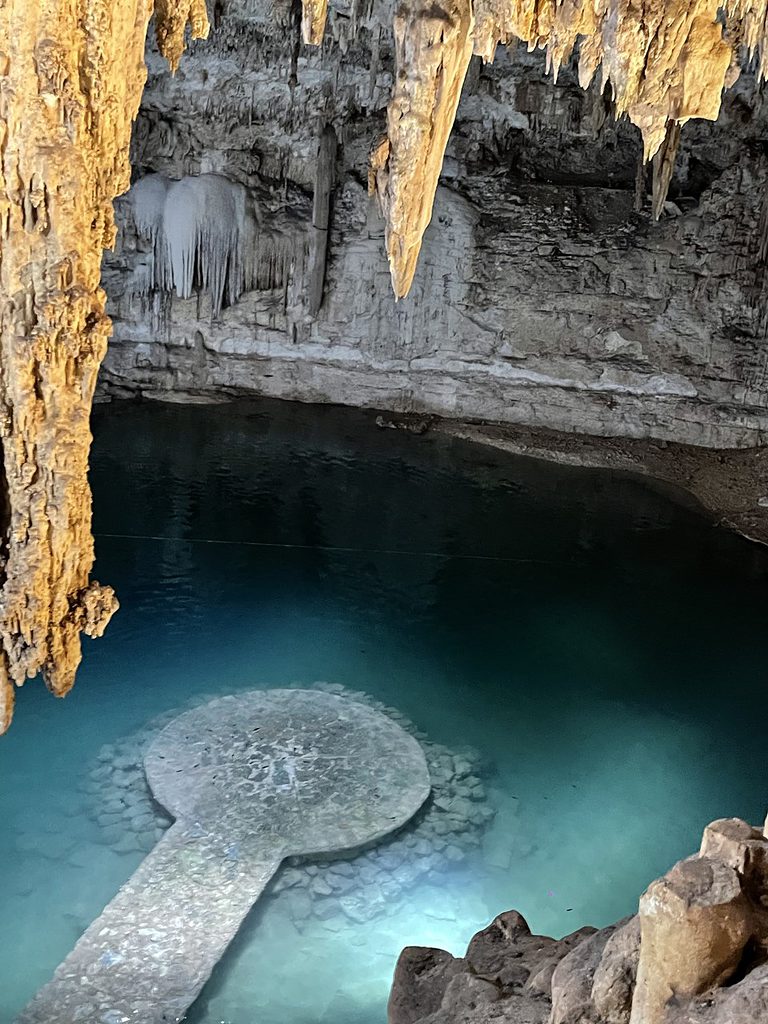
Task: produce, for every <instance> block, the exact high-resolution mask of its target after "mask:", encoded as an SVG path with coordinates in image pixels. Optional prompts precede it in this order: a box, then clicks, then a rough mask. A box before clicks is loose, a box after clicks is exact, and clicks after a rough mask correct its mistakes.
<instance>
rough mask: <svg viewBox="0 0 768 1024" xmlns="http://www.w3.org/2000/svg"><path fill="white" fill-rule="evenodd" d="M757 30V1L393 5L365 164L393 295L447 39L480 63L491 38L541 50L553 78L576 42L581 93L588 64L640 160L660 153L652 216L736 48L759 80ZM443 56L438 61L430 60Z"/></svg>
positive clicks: (422, 178) (712, 109) (406, 266)
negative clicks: (380, 125)
mask: <svg viewBox="0 0 768 1024" xmlns="http://www.w3.org/2000/svg"><path fill="white" fill-rule="evenodd" d="M721 11H722V12H723V13H724V22H725V24H723V18H721V16H720V14H721ZM473 15H474V25H471V21H472V16H473ZM467 24H469V26H470V27H469V28H468V29H467V28H466V26H467ZM767 24H768V0H726V2H725V3H721V0H665V2H662V0H567V2H563V0H540V2H538V3H535V4H533V3H530V2H529V0H475V2H474V5H473V6H472V7H471V8H470V4H469V0H463V3H457V2H455V3H451V2H449V0H438V3H437V4H435V5H431V6H430V5H428V4H425V3H424V2H423V0H405V2H404V3H403V5H402V6H401V7H400V8H399V9H398V13H397V15H396V17H395V36H396V61H397V67H396V73H395V86H394V91H393V96H392V99H391V102H390V107H389V116H388V140H389V142H388V147H383V148H382V147H377V149H376V150H375V154H374V158H375V164H374V165H373V167H372V179H373V182H374V187H375V191H376V192H377V194H378V197H379V200H380V204H381V207H382V211H383V213H384V217H385V219H386V236H387V255H388V257H389V261H390V268H391V271H392V280H393V284H394V288H395V293H396V294H397V295H398V296H401V295H404V294H405V293H406V292H407V291H408V288H409V287H410V283H411V281H412V279H413V273H414V269H415V264H416V259H417V257H418V252H419V248H420V245H421V239H422V236H423V233H424V230H425V229H426V227H427V224H428V223H429V221H430V218H431V213H432V204H433V200H434V195H435V191H436V186H437V180H438V177H439V172H440V164H441V162H442V158H443V155H444V151H445V146H446V144H447V140H448V136H449V133H450V130H451V128H452V125H453V120H454V117H455V113H456V106H457V100H458V96H455V95H454V92H453V89H454V86H455V85H456V82H457V81H458V86H459V88H460V85H461V82H460V79H461V78H462V77H463V72H462V70H461V69H462V67H463V66H464V62H465V53H464V50H463V49H461V53H459V52H458V51H456V52H453V43H452V41H453V40H455V39H456V38H457V33H458V35H459V36H462V33H464V32H465V31H466V32H468V33H469V36H470V40H469V42H467V39H466V38H464V37H463V36H462V47H464V46H467V45H468V46H469V48H470V50H471V49H472V48H474V52H475V53H477V54H479V55H480V56H481V57H482V58H483V59H484V60H486V61H490V60H492V59H493V57H494V54H495V51H496V47H497V46H498V44H499V43H504V42H507V41H509V40H512V39H515V38H517V39H522V40H523V41H524V42H526V43H527V44H528V47H529V49H531V50H532V49H535V48H537V47H542V48H545V49H546V51H547V68H548V70H549V71H551V72H552V73H553V76H554V77H555V79H556V78H557V74H558V72H559V70H560V68H561V67H562V66H563V64H564V63H565V62H566V61H568V60H569V59H570V57H571V55H572V53H573V52H574V50H575V47H576V44H577V42H579V43H580V45H579V61H578V70H579V81H580V83H581V85H582V86H583V87H584V88H586V87H587V86H588V85H589V84H590V82H591V81H592V79H593V78H594V76H595V74H596V72H597V70H598V68H599V69H600V71H601V75H602V80H603V86H604V87H605V86H606V85H609V86H610V89H611V92H612V97H613V103H614V109H615V112H616V115H617V116H621V115H622V114H627V115H628V117H629V118H630V119H631V120H632V121H633V122H634V123H635V124H636V125H637V126H638V127H639V128H640V131H641V133H642V136H643V146H644V160H646V161H647V160H650V159H651V158H653V157H654V156H655V155H656V154H657V152H658V151H659V150H660V149H661V148H662V147H663V149H664V152H663V154H662V156H661V157H660V159H659V160H657V162H656V166H657V168H658V170H657V173H656V174H655V177H654V181H655V184H654V212H655V213H656V215H658V213H659V211H660V210H661V208H662V207H663V204H664V196H665V195H666V188H667V187H668V185H669V180H670V178H671V174H672V170H673V165H672V159H673V155H674V150H675V149H676V142H675V144H674V145H673V144H672V143H673V142H674V141H675V140H676V139H677V138H679V128H680V126H681V125H683V124H684V123H685V122H686V121H688V120H690V119H691V118H694V117H701V118H707V119H710V120H714V119H716V118H717V115H718V112H719V110H720V101H721V95H722V92H723V89H724V88H727V87H728V86H730V85H732V84H733V82H734V81H735V80H736V78H737V77H738V74H739V67H738V63H737V59H738V55H739V51H740V48H742V47H743V48H744V50H745V51H746V52H747V53H749V54H752V55H756V54H758V55H759V76H760V77H761V78H762V77H765V75H766V71H767V70H768V53H767V52H766V51H767V50H768V47H767V46H766V45H765V44H766V42H768V29H767V28H766V25H767ZM439 26H442V27H443V28H444V30H445V32H444V35H443V34H442V33H441V32H439V31H438V27H439ZM443 53H446V55H447V58H448V59H447V63H446V64H442V63H441V61H440V60H437V61H436V60H435V54H443ZM446 93H447V94H448V95H446Z"/></svg>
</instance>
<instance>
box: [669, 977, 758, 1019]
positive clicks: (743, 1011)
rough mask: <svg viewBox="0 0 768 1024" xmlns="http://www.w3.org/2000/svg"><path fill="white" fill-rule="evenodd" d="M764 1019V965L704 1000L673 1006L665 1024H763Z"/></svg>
mask: <svg viewBox="0 0 768 1024" xmlns="http://www.w3.org/2000/svg"><path fill="white" fill-rule="evenodd" d="M765 1021H768V964H766V965H763V966H762V967H758V968H756V969H755V970H754V971H752V972H751V973H750V974H748V975H747V976H746V978H744V979H743V980H742V981H740V982H738V984H736V985H731V986H729V987H728V988H723V989H720V990H719V991H718V992H715V993H713V994H712V995H711V996H708V997H707V998H705V999H701V1000H694V1001H693V1002H692V1003H690V1004H689V1005H686V1006H684V1007H680V1008H673V1009H672V1010H670V1012H669V1014H668V1015H667V1021H666V1022H665V1024H765Z"/></svg>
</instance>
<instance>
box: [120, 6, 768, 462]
mask: <svg viewBox="0 0 768 1024" xmlns="http://www.w3.org/2000/svg"><path fill="white" fill-rule="evenodd" d="M289 14H290V12H286V11H284V10H283V9H282V8H281V7H280V6H279V5H278V6H277V7H276V8H275V9H274V11H272V10H270V11H268V10H267V8H266V5H261V4H260V3H258V2H250V3H248V4H246V3H245V0H231V2H229V3H228V4H227V6H226V11H225V13H224V15H223V16H222V18H221V20H220V23H219V26H218V28H215V29H214V30H213V31H212V33H211V36H210V38H209V40H208V41H206V42H202V43H197V44H195V45H194V46H193V48H192V51H191V52H190V53H189V54H187V55H186V56H185V58H184V61H183V62H182V65H181V67H180V70H179V72H178V74H177V76H176V77H175V78H171V77H170V75H169V74H168V72H167V69H166V68H165V66H164V64H163V63H162V62H161V61H160V59H159V57H158V55H157V54H156V53H155V52H154V51H152V52H150V55H149V67H150V77H149V81H148V86H147V90H146V92H145V97H144V101H143V105H142V110H141V113H140V116H139V121H138V124H137V129H136V133H135V138H134V144H133V159H134V164H135V167H136V169H137V172H138V173H145V172H150V171H155V172H159V173H161V174H165V175H167V176H169V177H172V178H181V177H183V176H185V175H196V174H199V173H201V172H202V173H217V174H222V175H224V176H226V177H227V178H229V179H231V180H232V181H234V182H237V183H239V184H242V185H244V186H245V187H247V188H248V190H249V192H250V194H251V195H252V197H253V198H254V200H255V201H256V202H257V204H258V206H259V209H260V211H261V227H262V240H263V241H262V244H263V245H264V250H263V251H264V256H263V259H262V260H261V274H260V283H259V286H258V288H256V289H255V290H252V291H249V292H247V293H246V294H244V295H243V296H242V297H241V299H240V301H239V302H237V303H236V304H235V305H233V306H230V307H228V308H224V309H223V311H222V313H221V316H220V317H219V318H212V316H211V307H210V301H209V299H208V298H207V296H205V295H203V296H202V297H200V298H198V297H197V296H193V297H191V298H190V299H187V300H181V299H179V298H177V297H175V296H174V297H171V296H170V294H169V293H168V292H167V291H166V292H162V291H158V290H156V289H155V290H153V289H151V288H149V289H148V288H147V286H146V267H147V261H148V258H149V256H150V247H149V246H148V245H147V244H146V243H143V242H141V241H140V240H139V239H137V237H136V235H135V233H134V232H133V231H132V229H131V227H130V225H128V226H127V230H126V231H125V233H124V234H123V237H122V242H121V246H122V248H121V251H120V252H118V254H117V255H116V256H115V257H108V258H107V260H106V263H105V274H104V281H105V285H106V288H107V291H108V294H109V296H110V306H109V308H110V311H111V312H112V314H113V316H114V319H115V337H114V340H113V342H112V344H111V346H110V350H109V352H108V355H107V359H106V364H105V368H106V369H105V374H104V376H103V383H104V387H105V389H106V390H111V391H112V392H113V393H116V394H126V393H141V394H152V395H157V396H162V395H167V394H173V396H174V397H181V398H183V397H184V395H190V394H193V395H198V394H206V393H211V392H217V393H222V392H223V393H230V394H247V393H253V392H256V393H260V394H265V395H271V396H275V397H280V398H293V399H299V400H302V401H326V402H341V403H346V404H355V405H363V406H368V407H373V408H383V409H391V410H394V411H396V412H399V413H403V412H409V411H415V412H418V413H434V414H439V415H442V416H447V417H451V418H454V419H462V420H483V421H499V422H506V423H513V424H526V425H532V426H539V427H548V428H552V429H557V430H563V431H579V432H582V433H585V434H593V435H601V436H606V435H608V436H624V437H630V438H647V437H653V438H659V439H664V440H667V441H673V440H676V441H681V442H686V443H692V444H696V445H705V446H710V447H733V446H750V445H755V444H760V443H762V442H763V440H764V438H765V436H766V429H767V428H768V411H767V410H766V405H767V400H768V373H767V371H766V361H765V351H764V344H763V337H764V330H765V327H764V324H765V303H764V299H763V296H764V271H763V264H762V263H761V261H760V257H759V253H760V246H761V238H762V234H761V228H760V224H761V215H762V207H763V199H762V196H763V191H764V184H765V182H766V177H767V176H768V165H766V162H765V159H764V157H763V156H762V152H761V148H760V147H761V142H760V140H761V139H762V138H763V137H764V134H765V131H766V127H767V123H766V119H765V115H764V113H763V111H762V108H761V106H760V104H759V102H758V101H757V100H756V98H755V80H754V79H753V78H752V77H750V76H748V75H744V76H742V77H741V78H740V79H739V81H738V82H737V84H736V86H735V87H734V89H733V90H732V91H731V92H730V93H728V94H726V99H725V101H724V107H723V110H722V113H721V115H720V118H719V120H718V121H717V122H716V123H715V124H710V123H709V122H703V121H691V122H689V123H688V124H687V125H686V126H685V127H684V128H683V130H682V134H681V139H680V147H679V151H678V154H677V162H676V164H675V171H674V174H673V175H672V181H671V191H670V196H671V199H672V200H673V201H674V204H673V205H669V206H668V207H667V210H666V212H665V214H664V216H663V217H662V220H661V221H660V222H658V223H655V222H654V221H653V220H652V217H651V209H650V195H649V194H646V190H645V186H644V185H643V178H642V175H640V179H638V162H639V161H640V162H641V157H642V141H641V138H640V133H639V131H638V130H637V129H635V128H633V127H632V126H631V125H630V124H628V123H627V122H626V121H623V122H619V123H617V122H616V121H615V120H614V118H613V115H612V107H611V103H610V101H609V100H608V99H607V98H606V97H605V96H604V94H603V92H602V91H601V89H600V88H599V86H598V84H597V83H593V84H592V85H591V86H590V88H589V89H587V90H586V91H584V90H582V89H581V87H580V86H579V85H578V80H577V75H576V72H575V69H574V68H573V67H571V66H567V67H564V68H563V69H562V70H561V73H560V76H559V78H558V82H557V84H556V85H553V83H552V80H551V76H547V75H546V73H545V63H544V60H543V58H542V57H540V56H539V55H536V54H527V53H526V52H525V51H524V50H523V49H522V48H521V47H518V48H515V47H514V46H510V47H509V49H501V50H499V53H498V54H497V57H496V60H495V62H494V63H493V64H492V65H487V66H483V65H482V63H481V61H480V59H479V58H478V57H475V58H473V59H472V60H471V61H470V65H469V70H468V72H467V76H466V80H465V83H464V89H463V96H462V100H461V103H460V105H459V108H458V113H457V119H456V124H455V127H454V131H453V133H452V135H451V137H450V139H449V141H448V149H447V157H446V160H445V162H444V163H443V169H442V177H441V179H440V182H441V183H440V185H439V187H438V189H437V198H436V206H435V214H434V217H433V220H432V224H431V226H430V227H429V229H428V230H427V232H426V235H425V243H424V250H423V253H422V258H421V259H420V262H419V266H418V268H417V270H416V276H415V279H414V284H413V288H412V290H411V294H410V295H409V296H408V297H407V298H405V299H403V300H402V301H400V302H399V303H395V302H394V299H393V296H392V294H391V290H390V289H389V288H388V285H387V282H388V276H389V270H388V266H387V260H386V255H385V251H384V249H385V246H384V240H383V224H382V221H381V218H380V215H379V212H378V210H377V208H376V203H375V201H373V200H371V199H370V198H369V197H368V196H367V190H366V186H365V176H366V172H367V164H368V153H369V150H370V147H371V146H372V145H373V144H374V143H375V142H376V141H377V139H378V138H379V137H380V136H381V133H382V132H383V130H384V129H385V127H386V118H387V116H388V115H387V105H388V101H389V98H390V94H391V89H392V85H393V70H394V53H395V48H396V46H395V39H394V36H393V34H392V30H391V20H392V11H391V9H390V8H389V6H388V5H387V4H382V5H381V6H377V7H376V8H375V9H374V11H373V12H372V13H371V14H370V16H366V17H363V15H362V14H361V12H360V11H359V10H357V8H355V9H354V10H352V11H347V10H345V9H342V8H340V7H335V6H333V5H332V6H331V8H330V9H329V12H328V30H327V34H328V39H327V41H326V43H325V44H324V46H323V47H322V48H321V49H314V48H299V47H298V42H297V40H298V36H297V35H295V33H297V32H298V27H297V26H295V27H294V26H293V23H292V22H291V20H290V17H289ZM402 16H403V17H405V16H406V14H403V15H402ZM420 24H421V27H422V28H423V30H424V32H425V33H426V32H427V30H428V27H427V24H426V23H420ZM398 25H400V29H401V28H402V25H401V23H400V22H398ZM400 29H398V31H400ZM402 38H403V42H402V45H403V46H405V45H406V42H407V41H410V42H409V45H410V43H411V42H413V40H412V38H411V35H408V34H406V35H404V36H403V37H402ZM294 42H295V46H294ZM398 45H400V44H398ZM443 45H445V44H443ZM292 54H293V55H297V56H296V61H295V64H293V65H292V63H291V61H292ZM243 69H245V70H243ZM435 71H436V72H437V69H435ZM402 88H403V89H404V88H405V86H404V85H403V86H402ZM402 102H405V100H403V101H402ZM390 114H391V112H390ZM329 125H330V126H331V127H332V128H333V130H334V132H335V135H336V137H337V138H338V140H339V146H338V155H337V159H336V167H335V176H334V181H335V184H334V186H333V190H332V194H331V203H330V210H331V215H330V231H329V234H328V240H327V243H328V244H327V267H326V268H325V269H326V273H325V285H324V294H323V295H322V296H321V298H322V304H321V305H320V306H319V312H318V313H317V315H316V316H313V315H310V307H312V309H314V308H316V303H315V302H314V301H311V300H312V297H313V295H314V294H315V287H314V282H316V281H317V266H316V265H313V264H312V263H311V261H308V260H307V259H306V256H305V252H306V250H307V249H308V248H309V245H310V241H311V238H312V236H313V234H314V229H313V227H312V213H311V210H312V205H313V199H314V197H315V194H316V193H320V194H323V192H324V188H325V186H326V179H323V180H320V177H321V176H320V174H319V164H320V163H321V161H318V159H317V157H318V152H319V149H320V140H321V139H322V138H324V137H325V135H324V133H325V132H326V128H327V127H328V126H329ZM438 163H439V161H438ZM390 165H391V161H390ZM391 170H392V167H391V166H390V173H391ZM382 173H384V172H383V171H382ZM638 182H639V184H638ZM638 189H639V190H638ZM638 202H639V205H640V211H639V212H637V211H636V205H637V204H638ZM403 216H404V217H405V213H403ZM406 220H407V218H406ZM410 223H411V221H408V224H410ZM402 229H403V232H406V233H407V231H410V227H408V225H407V224H406V223H405V221H404V222H403V228H402ZM269 240H271V243H270V244H266V243H267V242H268V241H269ZM281 241H285V242H286V243H287V245H286V246H283V247H282V248H281ZM286 249H287V251H288V255H287V256H286V255H285V251H286ZM273 251H280V252H282V253H283V255H282V256H273V255H271V254H270V253H272V252H273ZM291 252H294V253H296V254H297V255H296V256H295V258H294V257H292V256H291V255H290V253H291Z"/></svg>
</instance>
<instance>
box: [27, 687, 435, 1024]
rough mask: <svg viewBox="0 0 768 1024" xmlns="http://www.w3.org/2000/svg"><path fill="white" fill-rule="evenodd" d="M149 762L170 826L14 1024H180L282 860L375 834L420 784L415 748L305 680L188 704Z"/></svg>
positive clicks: (418, 798)
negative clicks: (292, 686) (302, 684)
mask: <svg viewBox="0 0 768 1024" xmlns="http://www.w3.org/2000/svg"><path fill="white" fill-rule="evenodd" d="M145 769H146V773H147V779H148V781H149V784H150V786H151V787H152V790H153V792H154V795H155V797H156V799H157V800H158V801H159V802H160V803H161V804H162V805H163V806H164V807H165V808H166V809H167V810H168V811H170V812H171V813H172V814H173V816H174V817H175V818H176V823H175V824H174V825H173V827H172V828H171V829H170V830H169V831H168V832H167V833H166V835H165V836H164V837H163V839H162V840H161V841H160V843H159V844H158V845H157V846H156V847H155V849H154V850H153V851H152V852H151V853H150V855H149V856H148V857H147V858H146V860H145V861H144V862H143V863H142V864H141V865H140V867H139V869H138V870H137V871H136V872H135V874H134V875H133V876H132V878H130V879H129V881H128V882H127V883H126V884H125V885H124V886H123V887H122V888H121V890H120V891H119V893H118V894H117V896H116V897H115V898H114V899H113V900H112V902H111V903H110V904H109V905H108V906H107V907H106V909H105V910H104V912H103V913H102V914H101V916H100V917H99V918H98V919H97V920H96V921H95V922H94V923H93V924H92V925H91V926H90V927H89V928H88V929H87V931H86V932H85V933H84V935H83V936H82V938H81V939H80V941H79V942H78V943H77V945H76V946H75V948H74V950H73V951H72V952H71V953H70V955H69V956H68V957H67V958H66V960H64V962H63V963H62V964H61V965H60V966H59V967H58V968H57V970H56V972H55V974H54V976H53V979H52V980H51V981H50V982H49V983H48V984H47V985H46V986H44V988H42V989H41V990H40V992H39V993H38V994H37V996H35V998H34V999H33V1000H32V1002H31V1003H30V1004H29V1006H28V1007H27V1008H26V1009H25V1010H24V1011H23V1012H22V1014H21V1016H20V1017H18V1018H17V1024H128V1022H131V1024H134V1022H135V1024H168V1022H174V1024H176V1022H178V1021H180V1020H181V1019H182V1018H183V1015H184V1013H185V1011H186V1010H187V1009H188V1008H189V1006H190V1005H191V1004H192V1003H193V1002H194V1000H195V999H196V998H197V996H198V994H199V992H200V990H201V989H202V987H203V985H204V984H205V982H206V981H207V979H208V978H209V977H210V974H211V971H212V970H213V968H214V967H215V965H216V963H217V962H218V960H219V959H220V958H221V956H222V955H223V953H224V951H225V950H226V948H227V946H228V944H229V943H230V941H231V940H232V938H233V937H234V935H235V933H236V932H237V929H238V928H239V926H240V924H241V922H242V920H243V918H244V917H245V916H246V914H247V913H248V911H249V910H250V909H251V907H252V906H253V904H254V903H255V901H256V900H257V899H258V897H259V896H260V895H261V893H262V891H263V890H264V887H265V886H266V884H267V882H268V881H269V880H270V878H271V877H272V876H273V874H274V873H275V871H277V869H278V868H279V866H280V864H281V862H282V861H283V859H284V858H285V857H288V856H291V855H312V854H318V855H320V854H329V853H336V852H343V851H349V850H354V849H356V848H358V847H360V846H363V845H366V844H368V843H372V842H375V841H376V840H377V839H380V838H381V837H382V836H385V835H387V834H388V833H390V832H393V831H395V830H396V829H398V828H400V827H401V826H402V825H404V824H405V823H406V822H407V821H408V820H409V819H410V818H411V817H412V816H413V815H414V814H415V813H416V811H417V810H418V809H419V808H420V807H421V805H422V804H423V803H424V801H425V800H426V798H427V796H428V794H429V789H430V784H429V773H428V770H427V764H426V760H425V757H424V753H423V751H422V749H421V747H420V745H419V744H418V743H417V741H416V740H415V739H414V738H413V737H412V736H409V735H408V734H407V733H406V732H405V731H404V730H403V729H401V728H400V726H399V725H397V724H396V723H395V722H393V721H392V720H391V719H389V718H387V717H385V716H384V715H382V714H380V713H378V712H376V711H373V710H372V709H371V708H368V707H365V706H364V705H362V704H357V703H354V702H352V701H349V700H346V699H344V698H342V697H336V696H333V695H331V694H328V693H322V692H316V691H309V690H266V691H256V692H250V693H243V694H239V695H237V696H236V697H223V698H221V699H219V700H215V701H212V702H211V703H210V704H206V705H204V706H203V707H200V708H196V709H195V710H193V711H189V712H187V713H185V714H183V715H181V716H180V717H179V718H177V719H175V720H174V721H173V722H171V723H170V725H168V726H167V727H166V728H165V729H164V730H163V731H162V732H161V733H160V734H159V736H158V737H157V739H156V740H155V741H154V743H153V744H152V746H151V747H150V749H149V751H148V753H147V756H146V760H145Z"/></svg>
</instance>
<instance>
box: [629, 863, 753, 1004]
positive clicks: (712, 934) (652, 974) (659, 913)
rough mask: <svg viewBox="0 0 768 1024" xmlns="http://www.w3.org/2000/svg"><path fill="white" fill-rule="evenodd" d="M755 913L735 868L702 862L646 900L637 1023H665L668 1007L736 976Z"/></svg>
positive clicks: (681, 868) (672, 875) (676, 872)
mask: <svg viewBox="0 0 768 1024" xmlns="http://www.w3.org/2000/svg"><path fill="white" fill-rule="evenodd" d="M753 930H754V921H753V912H752V908H751V907H750V906H749V904H748V902H747V901H746V899H745V897H744V894H743V893H742V890H741V885H740V882H739V877H738V875H737V873H736V871H735V870H734V869H733V868H732V867H728V866H727V865H726V864H724V863H722V862H721V861H719V860H711V859H709V858H707V857H696V858H691V859H690V860H685V861H681V862H680V863H679V864H676V865H675V867H674V868H672V870H671V871H670V872H669V873H668V874H667V875H665V876H664V877H663V878H661V879H659V880H658V881H656V882H653V883H652V884H651V885H650V886H649V888H648V889H647V890H646V892H645V893H644V895H643V896H642V898H641V900H640V931H641V942H640V960H639V964H638V969H637V983H636V987H635V994H634V998H633V1002H632V1014H631V1017H630V1020H631V1024H660V1022H661V1021H663V1020H664V1018H665V1014H666V1012H667V1007H668V1005H669V1004H670V1001H671V1000H672V999H674V1000H675V1001H676V1002H679V1001H681V1000H684V999H690V998H691V997H692V996H695V995H698V994H699V993H701V992H705V991H706V990H707V989H709V988H712V987H714V986H716V985H720V984H722V983H723V982H724V981H726V980H727V979H728V978H730V977H731V976H732V974H733V973H734V971H735V970H736V967H737V966H738V964H739V961H740V959H741V956H742V954H743V952H744V948H745V946H746V944H747V942H748V940H749V939H750V937H751V935H752V934H753Z"/></svg>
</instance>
